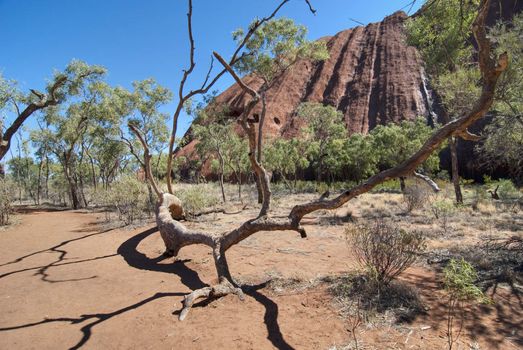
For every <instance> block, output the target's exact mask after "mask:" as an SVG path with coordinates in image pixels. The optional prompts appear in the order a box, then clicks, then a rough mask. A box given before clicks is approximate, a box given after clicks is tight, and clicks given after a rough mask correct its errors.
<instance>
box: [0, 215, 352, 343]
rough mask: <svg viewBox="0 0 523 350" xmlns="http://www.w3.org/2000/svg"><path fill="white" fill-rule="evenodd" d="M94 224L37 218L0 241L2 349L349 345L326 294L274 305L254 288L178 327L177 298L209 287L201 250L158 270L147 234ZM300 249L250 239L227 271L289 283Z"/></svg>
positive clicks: (298, 267) (82, 218) (157, 242)
mask: <svg viewBox="0 0 523 350" xmlns="http://www.w3.org/2000/svg"><path fill="white" fill-rule="evenodd" d="M96 219H97V218H96V215H95V214H86V213H81V212H75V211H64V212H34V213H30V214H26V215H23V217H22V223H21V224H19V225H17V226H14V227H12V228H10V229H9V230H7V231H5V232H1V235H0V245H1V247H2V248H1V250H2V255H1V256H2V258H1V261H0V265H2V266H1V267H0V277H1V281H0V283H1V297H0V310H2V312H1V313H0V328H2V330H3V331H2V333H1V334H0V348H1V349H32V348H35V349H36V348H38V349H68V348H73V349H75V348H79V347H83V348H88V349H131V348H134V349H138V348H140V349H149V348H150V349H225V348H241V349H270V348H274V347H278V348H282V349H283V348H317V349H325V348H327V347H329V346H330V345H333V344H336V343H338V344H340V343H342V342H343V341H344V340H345V338H346V331H344V328H343V323H342V322H341V321H340V320H339V318H338V317H337V316H336V313H335V312H334V311H333V310H329V309H325V308H324V307H323V306H321V304H322V303H323V301H322V300H321V299H322V298H323V292H322V291H316V292H312V293H307V294H306V295H289V296H279V297H278V300H274V299H272V298H271V297H269V296H267V295H266V293H264V292H263V291H262V290H256V288H255V289H253V290H252V291H250V292H249V297H248V298H247V300H246V301H245V302H240V301H239V300H237V299H236V298H235V297H232V296H231V297H226V298H223V299H221V300H218V301H215V302H213V303H211V304H210V305H207V306H205V307H196V308H194V309H193V310H192V311H191V313H190V315H189V317H188V319H187V320H186V321H184V322H179V321H177V318H176V315H173V314H172V312H173V311H176V310H177V309H179V306H180V305H181V300H182V296H183V295H184V294H186V293H187V292H189V291H190V289H191V288H198V287H201V286H203V285H204V283H208V282H211V281H212V280H213V278H214V271H213V266H212V264H211V261H210V255H208V254H207V251H206V249H205V248H200V247H194V248H192V247H191V248H190V249H187V250H186V251H184V252H183V255H182V258H183V259H186V262H180V263H176V264H172V263H169V262H167V261H164V262H162V261H161V258H158V257H159V256H160V255H161V253H162V242H161V239H160V237H159V235H158V234H157V233H154V229H150V228H151V227H146V228H142V229H138V230H134V231H127V230H112V231H107V232H104V231H97V225H95V222H96ZM281 234H282V235H286V233H281ZM287 238H288V239H287ZM299 241H300V240H299V239H298V238H296V237H295V235H293V234H289V235H288V237H286V238H285V239H284V242H283V244H281V247H277V248H276V250H277V249H280V250H279V252H278V251H276V252H271V253H270V254H268V249H267V247H266V248H265V250H259V249H258V245H259V242H258V241H257V239H256V238H255V239H253V240H250V241H247V242H246V243H245V244H244V245H242V247H239V248H238V249H234V250H233V251H232V254H231V261H233V262H234V263H233V264H232V268H233V271H234V270H236V271H237V270H238V265H240V264H241V265H242V266H245V267H246V268H245V269H240V270H241V271H240V272H239V274H238V276H239V277H240V278H242V279H245V280H252V281H253V282H255V283H259V282H263V281H264V280H266V279H267V278H268V277H267V275H276V274H279V273H280V271H279V270H278V267H277V265H278V266H287V267H289V269H285V270H286V271H285V272H286V274H287V275H288V276H292V275H294V274H296V273H298V272H300V271H307V266H303V265H302V263H303V262H307V260H309V259H311V258H313V259H314V257H313V256H312V253H311V252H310V246H305V245H304V244H301V245H300V244H296V242H298V243H300V242H299ZM322 245H323V246H322V247H320V250H322V251H323V250H324V249H326V248H327V245H336V242H335V240H331V242H329V240H327V241H326V242H323V243H322ZM342 248H343V247H342ZM260 255H262V256H263V259H261V257H260ZM189 259H190V260H189ZM261 261H263V264H262V265H261V266H260V264H259V262H261ZM313 263H314V264H315V265H316V264H317V265H319V266H322V265H323V268H322V269H320V270H316V271H317V272H321V270H323V271H326V270H327V271H332V272H336V271H341V270H343V269H344V266H343V264H339V263H336V261H334V260H332V261H330V262H327V261H326V259H323V258H320V259H315V262H313ZM310 264H311V263H309V262H308V265H310ZM258 276H261V277H262V278H261V279H260V278H259V277H258ZM300 276H301V274H300ZM311 277H314V276H313V274H311ZM255 279H257V280H255ZM257 289H261V285H260V286H259V287H258V288H257ZM296 305H299V306H300V307H299V308H298V309H297V308H296V307H295V306H296ZM6 328H10V329H8V330H6Z"/></svg>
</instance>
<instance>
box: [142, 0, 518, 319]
mask: <svg viewBox="0 0 523 350" xmlns="http://www.w3.org/2000/svg"><path fill="white" fill-rule="evenodd" d="M286 2H287V1H282V2H281V3H280V5H279V7H278V9H279V8H281V6H283V5H284V4H285V3H286ZM307 3H308V1H307ZM190 5H191V2H190V1H189V9H190V10H189V16H188V19H189V23H190V19H191V6H190ZM309 5H310V4H309ZM488 7H489V0H482V1H481V5H480V10H479V11H478V16H477V17H476V19H475V21H474V25H473V26H472V27H473V31H474V35H475V38H476V41H477V43H478V48H479V49H478V56H479V60H478V64H479V67H480V71H481V76H482V84H483V88H482V93H481V96H480V97H479V98H478V100H477V101H476V103H475V104H474V107H473V108H472V109H471V110H470V111H468V112H467V113H466V114H465V115H463V116H461V117H460V118H458V119H456V120H454V121H452V122H450V123H447V124H446V125H444V126H442V127H438V128H437V129H436V130H434V131H433V132H432V134H431V135H430V137H429V138H428V139H427V140H426V141H425V142H424V143H423V144H422V145H421V146H420V148H419V149H417V150H415V152H414V153H413V154H412V155H411V156H410V157H408V158H407V159H405V160H404V161H403V162H401V163H400V164H398V165H397V166H395V167H392V168H389V169H386V170H383V171H381V172H379V173H377V174H375V175H373V176H371V177H370V178H368V179H367V180H366V181H364V182H362V183H361V184H359V185H356V186H354V187H352V188H350V189H347V190H344V191H343V192H341V193H340V194H339V195H337V196H336V197H333V198H326V197H325V196H322V197H321V198H319V199H315V200H312V201H311V202H307V203H302V204H297V205H295V206H294V207H293V208H292V209H291V210H290V212H289V213H288V215H287V216H283V217H272V216H271V206H270V204H271V190H270V181H269V177H268V174H267V172H266V170H265V168H264V167H263V165H262V163H259V162H258V161H257V157H256V150H257V142H256V129H255V128H254V126H253V125H252V123H251V121H252V113H253V110H254V107H255V106H256V105H257V104H258V103H259V101H260V100H261V97H260V94H259V93H258V92H257V91H256V90H255V89H253V88H252V87H250V86H249V85H248V84H246V83H245V82H244V81H243V80H242V78H240V77H239V76H238V74H237V73H236V71H235V70H234V69H233V68H232V66H231V65H234V60H229V61H226V60H225V59H223V57H222V56H221V55H220V54H218V53H214V57H216V59H218V61H219V62H220V64H221V65H222V66H223V67H224V69H225V72H227V73H229V74H230V75H231V76H232V77H233V78H234V80H235V81H236V82H237V83H238V85H239V86H240V87H241V89H242V90H243V91H244V92H245V94H246V96H247V98H248V100H247V101H246V103H245V106H244V108H243V110H242V112H241V114H240V116H239V118H238V121H239V123H240V126H241V127H242V128H243V130H244V131H245V134H246V136H247V139H248V145H249V161H250V164H251V169H252V170H253V171H254V172H255V173H256V175H257V176H258V178H259V179H260V182H261V188H262V190H263V203H262V205H261V208H260V211H259V213H258V215H257V216H256V217H253V218H249V219H248V220H246V221H245V222H243V223H242V224H240V225H239V226H238V227H235V228H233V229H231V230H230V231H227V232H221V233H216V232H205V231H202V230H200V229H193V228H189V227H186V226H185V225H184V224H183V223H182V222H180V219H181V218H182V217H183V203H182V202H181V201H180V199H179V198H178V197H176V196H175V195H173V194H172V192H171V189H170V188H169V187H168V191H169V192H168V193H162V192H161V191H160V189H159V188H158V186H157V185H156V183H155V182H154V179H152V177H149V179H151V181H153V188H154V190H155V192H156V193H157V195H158V197H159V202H158V208H157V211H156V215H157V218H156V221H157V224H158V229H159V231H160V234H161V237H162V239H163V241H164V244H165V247H166V251H165V254H166V255H169V256H175V257H177V256H178V254H179V252H180V250H181V249H182V248H183V247H186V246H189V245H193V244H201V245H205V246H207V247H209V248H210V249H211V250H212V255H213V258H214V264H215V267H216V272H217V275H218V283H217V284H214V285H211V286H206V287H203V288H200V289H196V290H194V291H192V292H191V293H189V294H188V295H186V296H185V298H184V301H183V307H182V309H181V311H180V314H179V318H180V319H181V320H183V319H184V318H185V317H186V316H187V314H188V312H189V310H190V309H191V307H192V306H193V305H194V303H195V302H196V301H197V300H198V299H201V298H217V297H222V296H224V295H228V294H235V295H237V296H238V297H239V298H240V299H242V300H243V298H244V293H243V290H242V288H241V286H240V285H239V284H238V282H237V281H235V280H234V278H233V277H232V275H231V272H230V270H229V265H228V263H227V258H226V252H227V250H229V249H230V248H231V247H233V246H235V245H236V244H238V243H240V242H241V241H243V240H244V239H246V238H248V237H250V236H251V235H253V234H255V233H257V232H260V231H294V232H297V233H299V234H300V236H301V237H306V236H307V232H306V231H305V228H304V227H303V226H301V221H302V219H303V217H304V216H305V215H307V214H310V213H313V212H315V211H317V210H330V209H335V208H339V207H340V206H342V205H343V204H345V203H347V202H348V201H349V200H351V199H353V198H355V197H357V196H359V195H361V194H363V193H366V192H368V191H370V190H371V189H373V188H374V187H375V186H377V185H378V184H381V183H383V182H384V181H387V180H390V179H395V178H399V177H405V176H410V175H411V174H412V173H413V172H415V171H416V169H417V168H418V167H419V166H420V165H421V164H422V163H423V162H424V161H425V160H427V158H428V157H429V156H430V155H431V154H432V153H433V152H434V151H435V150H437V149H438V148H439V147H440V146H441V145H442V144H443V143H444V142H445V140H446V139H447V138H448V137H451V136H458V135H462V134H463V133H466V132H467V129H468V128H469V127H470V126H471V125H472V124H473V123H475V122H476V121H478V120H479V119H481V118H482V117H484V116H485V114H486V113H487V112H488V110H489V109H490V107H491V106H492V103H493V99H494V91H495V87H496V84H497V81H498V78H499V76H500V74H501V73H502V72H503V71H504V70H505V69H506V67H507V65H508V56H507V55H505V54H502V55H499V56H495V55H493V54H492V47H491V43H490V41H489V40H488V39H487V36H486V30H485V20H486V15H487V9H488ZM276 12H277V11H275V12H274V13H276ZM271 16H272V17H274V14H272V15H271ZM271 16H269V17H266V18H263V19H261V20H259V21H258V22H257V24H260V23H262V24H263V23H266V22H267V18H269V19H270V18H272V17H271ZM189 28H190V24H189ZM252 28H254V30H256V29H257V28H259V26H253V27H252ZM190 32H191V31H190ZM190 41H191V43H193V40H192V38H191V40H190ZM191 47H194V46H193V44H192V45H191ZM192 52H193V50H191V53H192ZM235 56H236V54H235ZM231 61H232V62H231ZM186 78H187V76H186V75H185V74H184V77H183V78H182V82H183V81H184V79H186ZM181 86H182V88H183V84H181ZM182 90H183V89H182ZM173 129H175V128H173ZM137 135H140V134H137ZM171 136H172V134H171ZM141 141H142V140H141ZM145 152H146V153H147V152H148V149H147V148H146V147H145ZM171 153H172V152H169V154H171ZM145 159H146V170H147V172H148V173H150V172H151V167H150V159H149V158H148V157H145ZM171 165H172V164H171Z"/></svg>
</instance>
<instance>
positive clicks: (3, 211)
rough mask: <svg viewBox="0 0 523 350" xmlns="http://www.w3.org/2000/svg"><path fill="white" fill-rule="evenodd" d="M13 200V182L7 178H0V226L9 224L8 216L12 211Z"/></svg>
mask: <svg viewBox="0 0 523 350" xmlns="http://www.w3.org/2000/svg"><path fill="white" fill-rule="evenodd" d="M13 201H14V193H13V184H12V183H11V182H9V181H8V180H5V179H0V226H4V225H7V224H9V217H10V216H11V213H12V212H13V207H12V202H13Z"/></svg>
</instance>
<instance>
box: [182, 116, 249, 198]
mask: <svg viewBox="0 0 523 350" xmlns="http://www.w3.org/2000/svg"><path fill="white" fill-rule="evenodd" d="M192 128H193V130H192V131H193V135H194V137H195V139H196V140H198V143H197V144H196V152H197V154H198V156H199V157H200V160H201V161H202V163H203V164H205V163H206V162H207V161H211V164H213V161H216V162H215V164H216V165H215V168H216V170H217V173H218V177H219V181H220V188H221V192H222V200H223V202H226V201H227V198H226V196H225V189H224V179H225V177H226V176H231V175H234V177H235V178H236V181H237V183H238V197H239V198H240V199H241V184H242V179H241V178H242V174H246V173H247V172H248V166H247V165H248V159H247V143H246V141H245V139H243V138H241V137H240V136H238V134H237V132H236V130H234V124H233V123H231V121H228V120H227V119H226V118H225V117H224V116H221V117H219V116H217V115H212V116H209V115H207V112H206V111H205V110H200V112H199V122H198V124H194V125H193V126H192Z"/></svg>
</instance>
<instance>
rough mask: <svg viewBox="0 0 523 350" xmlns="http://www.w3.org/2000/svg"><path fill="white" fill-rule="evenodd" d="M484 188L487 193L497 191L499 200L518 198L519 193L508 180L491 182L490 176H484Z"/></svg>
mask: <svg viewBox="0 0 523 350" xmlns="http://www.w3.org/2000/svg"><path fill="white" fill-rule="evenodd" d="M483 178H484V180H485V187H486V188H487V191H494V190H496V189H497V194H498V195H499V198H500V199H512V198H518V197H519V195H520V193H519V190H518V189H517V187H516V186H515V185H514V183H513V182H512V181H511V180H510V179H499V180H495V181H494V180H492V179H491V178H490V176H484V177H483Z"/></svg>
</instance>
